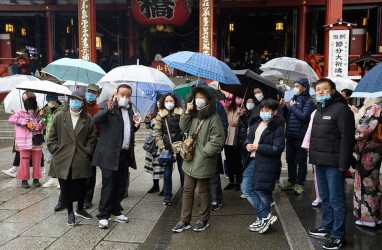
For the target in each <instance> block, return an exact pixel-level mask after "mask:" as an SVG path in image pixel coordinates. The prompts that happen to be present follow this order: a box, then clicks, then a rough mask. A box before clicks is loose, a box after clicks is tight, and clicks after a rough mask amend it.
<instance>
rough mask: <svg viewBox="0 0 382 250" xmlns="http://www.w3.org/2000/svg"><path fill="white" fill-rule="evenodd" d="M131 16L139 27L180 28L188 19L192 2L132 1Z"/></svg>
mask: <svg viewBox="0 0 382 250" xmlns="http://www.w3.org/2000/svg"><path fill="white" fill-rule="evenodd" d="M131 2H132V5H133V15H134V17H135V19H136V20H137V22H138V23H139V24H141V25H145V26H147V25H156V24H163V25H173V26H181V25H183V24H184V23H185V22H186V21H187V20H188V18H189V17H190V14H191V10H192V0H132V1H131Z"/></svg>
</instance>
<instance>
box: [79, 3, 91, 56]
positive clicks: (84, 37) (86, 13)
mask: <svg viewBox="0 0 382 250" xmlns="http://www.w3.org/2000/svg"><path fill="white" fill-rule="evenodd" d="M90 8H91V3H90V0H78V37H79V58H80V59H83V60H86V61H91V59H92V49H91V48H92V39H91V34H92V30H91V26H92V25H91V10H90Z"/></svg>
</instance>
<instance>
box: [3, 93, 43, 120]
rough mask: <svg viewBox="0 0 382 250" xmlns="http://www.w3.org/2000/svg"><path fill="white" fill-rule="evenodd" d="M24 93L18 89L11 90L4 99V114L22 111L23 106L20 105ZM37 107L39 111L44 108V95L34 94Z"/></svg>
mask: <svg viewBox="0 0 382 250" xmlns="http://www.w3.org/2000/svg"><path fill="white" fill-rule="evenodd" d="M23 93H24V91H23V90H20V89H16V88H14V89H12V90H11V92H9V93H8V95H7V96H6V97H5V99H4V108H5V112H6V113H8V114H12V113H13V112H14V111H16V110H19V109H23V108H24V105H23V103H22V100H23V99H22V95H23ZM35 95H36V100H37V105H38V107H39V109H41V108H43V107H44V101H45V95H44V94H38V93H35Z"/></svg>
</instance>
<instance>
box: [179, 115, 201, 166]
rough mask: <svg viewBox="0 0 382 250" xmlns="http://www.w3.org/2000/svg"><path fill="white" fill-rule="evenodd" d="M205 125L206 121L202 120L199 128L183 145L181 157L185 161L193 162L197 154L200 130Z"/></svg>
mask: <svg viewBox="0 0 382 250" xmlns="http://www.w3.org/2000/svg"><path fill="white" fill-rule="evenodd" d="M203 123H204V120H201V121H200V122H199V124H198V127H197V129H196V131H195V132H194V133H192V134H191V135H189V136H188V137H187V138H186V139H185V140H184V142H183V143H182V144H181V147H180V156H181V157H182V158H183V160H185V161H192V159H193V158H194V154H195V147H196V142H195V140H196V138H197V136H198V134H199V132H200V129H201V128H202V125H203Z"/></svg>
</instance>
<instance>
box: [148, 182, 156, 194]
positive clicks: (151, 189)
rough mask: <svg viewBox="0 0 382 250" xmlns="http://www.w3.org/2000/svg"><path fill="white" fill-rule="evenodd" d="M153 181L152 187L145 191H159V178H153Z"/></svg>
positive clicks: (150, 192)
mask: <svg viewBox="0 0 382 250" xmlns="http://www.w3.org/2000/svg"><path fill="white" fill-rule="evenodd" d="M153 182H154V184H153V186H152V188H150V190H149V191H147V193H149V194H152V193H156V192H159V180H153Z"/></svg>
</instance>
